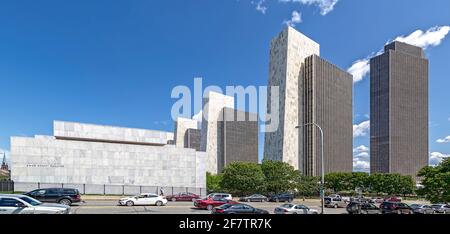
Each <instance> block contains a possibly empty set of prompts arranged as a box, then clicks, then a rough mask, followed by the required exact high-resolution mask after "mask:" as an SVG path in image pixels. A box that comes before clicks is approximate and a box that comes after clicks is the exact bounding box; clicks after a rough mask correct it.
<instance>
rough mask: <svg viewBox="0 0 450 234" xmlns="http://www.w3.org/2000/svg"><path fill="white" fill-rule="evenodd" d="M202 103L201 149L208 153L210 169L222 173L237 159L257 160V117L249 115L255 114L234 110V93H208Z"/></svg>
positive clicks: (212, 171) (244, 160)
mask: <svg viewBox="0 0 450 234" xmlns="http://www.w3.org/2000/svg"><path fill="white" fill-rule="evenodd" d="M203 105H204V106H203V112H202V113H203V122H202V129H201V143H200V150H201V151H205V152H206V153H207V164H206V165H207V171H208V172H210V173H213V174H217V173H220V172H221V171H222V170H223V168H224V167H225V166H226V165H228V164H229V163H231V162H236V161H237V162H255V163H257V162H258V146H257V145H258V144H257V142H258V122H257V118H256V119H255V120H256V121H253V120H254V118H247V117H250V116H252V115H253V114H249V113H246V112H242V111H237V110H235V109H234V97H230V96H226V95H223V94H220V93H216V92H209V93H207V94H206V97H205V98H204V103H203ZM238 115H239V116H241V117H242V116H245V117H246V118H245V119H240V118H239V119H238V118H237V116H238ZM233 117H236V118H233Z"/></svg>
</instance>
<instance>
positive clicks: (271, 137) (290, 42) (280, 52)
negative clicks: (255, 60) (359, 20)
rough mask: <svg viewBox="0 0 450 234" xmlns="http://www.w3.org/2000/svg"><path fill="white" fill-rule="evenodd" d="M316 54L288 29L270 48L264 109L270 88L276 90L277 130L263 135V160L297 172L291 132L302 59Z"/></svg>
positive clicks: (295, 120) (308, 42)
mask: <svg viewBox="0 0 450 234" xmlns="http://www.w3.org/2000/svg"><path fill="white" fill-rule="evenodd" d="M313 54H317V55H319V54H320V46H319V44H317V43H316V42H314V41H312V40H311V39H309V38H308V37H306V36H305V35H303V34H301V33H300V32H298V31H296V30H295V29H293V28H292V27H287V28H286V29H285V30H284V31H283V32H281V33H280V34H279V35H278V36H277V37H276V38H275V39H273V40H272V42H271V46H270V64H269V85H268V87H269V90H268V101H267V104H268V107H267V111H268V112H269V113H272V112H275V110H273V111H272V110H271V105H270V100H271V97H272V93H271V89H270V87H272V86H278V87H279V98H280V99H279V110H278V111H279V126H278V129H277V130H276V131H275V132H267V133H266V135H265V142H264V158H265V159H268V160H278V161H283V162H286V163H289V164H290V165H292V166H294V168H295V169H301V168H302V167H301V166H299V165H301V162H299V154H301V152H299V146H298V143H299V133H298V130H297V129H296V128H295V127H296V126H297V125H298V124H299V122H300V120H299V115H298V108H299V101H302V100H301V97H300V96H299V75H300V74H301V67H302V65H303V63H304V60H305V58H306V57H308V56H310V55H313Z"/></svg>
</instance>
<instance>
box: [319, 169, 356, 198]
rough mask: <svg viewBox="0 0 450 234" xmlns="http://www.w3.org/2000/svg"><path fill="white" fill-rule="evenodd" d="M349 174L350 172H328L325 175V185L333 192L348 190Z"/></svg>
mask: <svg viewBox="0 0 450 234" xmlns="http://www.w3.org/2000/svg"><path fill="white" fill-rule="evenodd" d="M351 176H352V175H351V174H350V173H344V172H333V173H328V174H326V175H325V187H326V188H327V189H331V190H333V191H334V192H335V193H338V192H341V191H348V190H349V188H350V187H351V186H350V184H349V182H350V178H351Z"/></svg>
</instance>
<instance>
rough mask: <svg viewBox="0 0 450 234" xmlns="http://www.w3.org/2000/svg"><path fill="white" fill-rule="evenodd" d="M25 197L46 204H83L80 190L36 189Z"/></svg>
mask: <svg viewBox="0 0 450 234" xmlns="http://www.w3.org/2000/svg"><path fill="white" fill-rule="evenodd" d="M24 195H27V196H30V197H32V198H35V199H37V200H39V201H41V202H45V203H60V204H64V205H68V206H70V205H71V204H73V203H79V202H81V195H80V192H79V191H78V189H71V188H46V189H36V190H33V191H31V192H28V193H25V194H24Z"/></svg>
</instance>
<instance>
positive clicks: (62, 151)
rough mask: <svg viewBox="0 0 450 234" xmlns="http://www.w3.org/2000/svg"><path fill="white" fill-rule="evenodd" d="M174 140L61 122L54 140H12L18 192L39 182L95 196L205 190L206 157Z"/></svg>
mask: <svg viewBox="0 0 450 234" xmlns="http://www.w3.org/2000/svg"><path fill="white" fill-rule="evenodd" d="M171 138H172V139H173V134H172V133H169V132H160V131H151V130H143V129H130V128H119V127H109V126H100V125H92V124H81V123H71V122H59V121H55V122H54V136H35V137H34V138H28V137H12V138H11V160H12V165H13V166H12V175H11V177H12V180H14V181H15V184H16V190H17V191H28V190H30V189H32V187H27V185H30V184H33V185H34V186H36V183H40V184H51V185H54V186H56V185H58V187H60V186H61V184H65V185H66V186H71V187H76V188H79V190H80V191H83V189H86V188H85V187H83V188H81V186H82V185H83V186H88V187H89V186H90V187H89V188H92V189H93V190H95V191H98V190H101V191H102V190H103V189H104V188H103V186H127V187H130V188H134V191H135V192H137V193H139V192H138V191H139V190H138V189H137V188H139V187H144V188H145V187H158V186H159V187H175V188H178V189H179V190H180V191H186V188H188V187H189V188H192V189H194V190H191V191H195V190H200V189H203V191H205V187H206V175H205V173H206V164H205V161H206V154H205V153H204V152H198V151H196V150H194V149H184V148H177V147H175V146H174V145H168V144H167V142H168V141H170V140H172V139H171ZM21 186H22V187H21ZM100 186H101V187H100ZM122 189H123V188H122ZM93 190H91V191H93ZM101 191H98V193H101ZM150 191H151V192H154V190H150ZM121 192H123V191H114V193H113V192H111V194H116V193H119V194H120V193H121ZM92 193H94V192H92ZM95 193H97V192H95Z"/></svg>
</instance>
